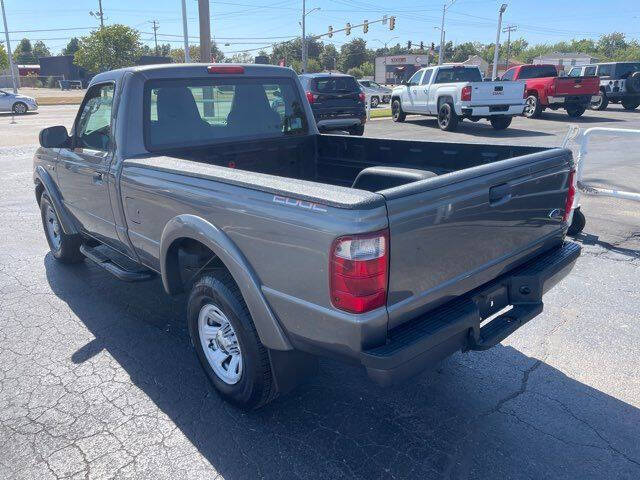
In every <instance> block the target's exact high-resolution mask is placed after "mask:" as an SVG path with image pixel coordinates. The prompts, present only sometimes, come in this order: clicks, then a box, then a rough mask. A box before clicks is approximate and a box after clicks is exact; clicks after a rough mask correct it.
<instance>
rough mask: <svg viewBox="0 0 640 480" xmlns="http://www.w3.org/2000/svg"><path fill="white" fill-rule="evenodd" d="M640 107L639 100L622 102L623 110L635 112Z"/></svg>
mask: <svg viewBox="0 0 640 480" xmlns="http://www.w3.org/2000/svg"><path fill="white" fill-rule="evenodd" d="M638 105H640V101H638V100H622V108H624V109H625V110H635V109H636V108H638Z"/></svg>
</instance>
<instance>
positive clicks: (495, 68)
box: [491, 3, 507, 80]
mask: <svg viewBox="0 0 640 480" xmlns="http://www.w3.org/2000/svg"><path fill="white" fill-rule="evenodd" d="M506 9H507V4H506V3H503V4H502V6H501V7H500V10H499V12H498V31H497V32H496V45H495V48H494V51H493V72H492V73H491V80H495V79H496V77H497V76H498V53H499V50H500V29H501V27H502V14H503V13H504V11H505V10H506Z"/></svg>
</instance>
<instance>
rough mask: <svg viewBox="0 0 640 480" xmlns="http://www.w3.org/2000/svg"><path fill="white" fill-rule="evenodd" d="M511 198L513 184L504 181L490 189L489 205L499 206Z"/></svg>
mask: <svg viewBox="0 0 640 480" xmlns="http://www.w3.org/2000/svg"><path fill="white" fill-rule="evenodd" d="M509 200H511V185H509V184H508V183H503V184H502V185H496V186H495V187H491V188H490V189H489V205H490V206H492V207H497V206H498V205H503V204H505V203H507V202H508V201H509Z"/></svg>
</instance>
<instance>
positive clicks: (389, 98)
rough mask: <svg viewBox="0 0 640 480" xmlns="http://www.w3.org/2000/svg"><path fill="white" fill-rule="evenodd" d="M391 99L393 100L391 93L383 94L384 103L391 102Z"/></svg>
mask: <svg viewBox="0 0 640 480" xmlns="http://www.w3.org/2000/svg"><path fill="white" fill-rule="evenodd" d="M389 100H391V97H389V95H383V96H382V103H389Z"/></svg>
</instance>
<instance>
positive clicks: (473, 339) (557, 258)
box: [360, 242, 580, 386]
mask: <svg viewBox="0 0 640 480" xmlns="http://www.w3.org/2000/svg"><path fill="white" fill-rule="evenodd" d="M579 256H580V246H579V245H578V244H576V243H573V242H565V243H564V244H563V245H562V246H561V247H558V248H555V249H553V250H550V251H548V252H546V253H544V254H542V255H540V256H538V257H536V258H534V259H532V260H530V261H529V262H527V263H525V264H524V265H522V266H520V267H518V268H516V269H514V270H512V271H510V272H507V273H506V274H504V275H502V276H501V277H499V278H497V279H496V280H494V281H492V282H490V283H489V284H487V285H483V286H482V287H479V288H478V289H476V290H474V291H472V292H470V293H469V294H467V295H465V296H463V297H459V298H457V299H455V300H453V301H451V302H449V303H447V304H445V305H443V306H441V307H439V308H437V309H435V310H432V311H430V312H428V313H427V314H425V315H423V316H421V317H419V318H416V319H414V320H412V321H410V322H407V323H404V324H402V325H401V326H399V327H397V328H395V329H393V330H391V331H389V333H388V338H387V342H386V343H385V344H384V345H382V346H379V347H375V348H371V349H369V350H365V351H363V352H362V353H361V354H360V362H361V363H362V364H363V365H364V366H365V368H366V369H367V373H368V375H369V377H370V378H371V379H372V380H374V381H375V382H376V383H378V384H380V385H383V386H388V385H393V384H396V383H399V382H401V381H403V380H405V379H407V378H409V377H411V376H413V375H415V374H417V373H419V372H421V371H422V370H424V369H426V368H428V367H429V366H431V365H433V364H434V363H435V362H437V361H439V360H441V359H443V358H446V357H447V356H449V355H451V354H452V353H454V352H455V351H457V350H485V349H488V348H491V347H492V346H494V345H496V344H497V343H499V342H500V341H502V340H504V339H505V338H506V337H507V336H508V335H510V334H511V333H513V332H514V331H515V330H517V329H518V328H519V327H521V326H522V325H524V324H525V323H526V322H528V321H529V320H531V319H532V318H533V317H535V316H536V315H538V314H539V313H540V312H542V308H543V304H542V296H543V295H544V294H545V293H546V292H547V291H548V290H549V289H551V288H552V287H553V286H555V285H556V284H557V283H558V282H559V281H560V280H562V279H563V278H564V277H565V276H566V275H567V274H568V273H569V272H570V271H571V269H572V268H573V266H574V264H575V262H576V260H577V259H578V257H579ZM509 305H512V308H511V309H510V310H509V311H507V312H506V313H503V314H501V315H499V316H497V317H495V318H494V319H492V320H491V321H490V322H489V323H487V324H486V325H484V326H482V328H481V327H480V323H481V322H482V321H483V320H484V319H487V318H489V317H491V316H492V315H494V314H495V313H497V312H499V311H500V310H502V309H503V308H505V307H507V306H509Z"/></svg>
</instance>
